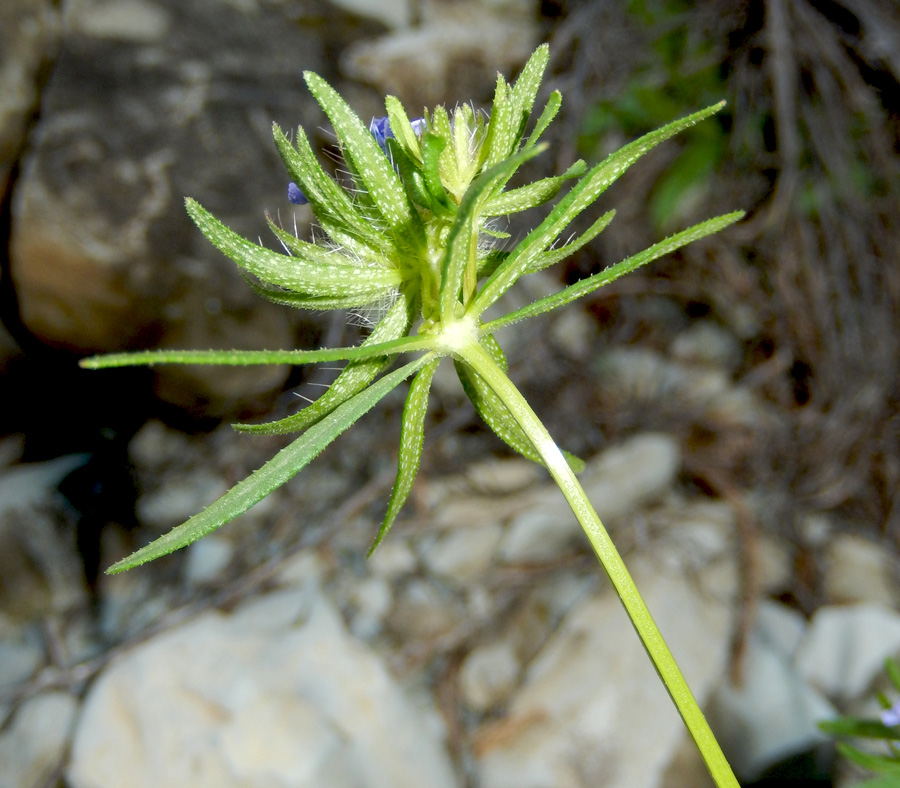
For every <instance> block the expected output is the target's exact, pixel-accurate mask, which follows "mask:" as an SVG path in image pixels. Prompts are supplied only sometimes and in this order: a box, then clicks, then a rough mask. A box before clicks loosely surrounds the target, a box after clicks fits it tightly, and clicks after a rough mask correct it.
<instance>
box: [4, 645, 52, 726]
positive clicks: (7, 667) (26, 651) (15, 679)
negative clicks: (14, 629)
mask: <svg viewBox="0 0 900 788" xmlns="http://www.w3.org/2000/svg"><path fill="white" fill-rule="evenodd" d="M43 658H44V653H43V650H42V649H41V647H40V646H39V645H38V644H37V643H34V642H32V641H31V640H29V639H27V638H15V639H14V638H12V637H5V638H3V639H2V640H0V688H6V687H9V686H10V685H13V684H18V683H19V682H22V681H25V680H26V679H27V678H29V677H30V676H32V675H33V674H34V673H35V671H36V670H37V669H38V668H39V667H40V665H41V661H42V660H43ZM0 716H2V715H0Z"/></svg>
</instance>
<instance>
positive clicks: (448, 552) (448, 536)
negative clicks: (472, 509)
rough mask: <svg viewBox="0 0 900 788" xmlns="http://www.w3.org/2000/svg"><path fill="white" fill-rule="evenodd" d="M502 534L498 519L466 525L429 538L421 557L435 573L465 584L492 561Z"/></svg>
mask: <svg viewBox="0 0 900 788" xmlns="http://www.w3.org/2000/svg"><path fill="white" fill-rule="evenodd" d="M502 537H503V527H502V526H501V525H499V524H498V523H485V524H482V525H469V526H466V525H463V526H460V527H459V528H454V529H451V530H450V531H448V532H446V533H444V534H442V535H441V536H439V537H438V538H437V539H434V540H430V541H429V542H428V543H427V546H426V547H425V548H424V550H423V551H422V560H423V561H424V562H425V565H426V566H427V567H428V569H429V570H430V571H431V572H433V573H434V574H436V575H439V576H441V577H444V578H447V579H448V580H451V581H455V582H456V583H459V584H463V585H464V584H465V583H466V582H467V581H470V580H471V579H473V578H474V577H477V576H479V575H481V574H484V572H485V571H486V570H487V569H488V568H489V567H490V566H491V565H492V564H493V562H494V558H495V555H496V549H497V545H498V544H499V543H500V539H501V538H502Z"/></svg>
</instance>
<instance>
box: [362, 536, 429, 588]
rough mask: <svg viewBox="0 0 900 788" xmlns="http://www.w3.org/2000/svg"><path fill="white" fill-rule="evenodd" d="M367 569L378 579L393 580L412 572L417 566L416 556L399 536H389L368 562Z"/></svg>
mask: <svg viewBox="0 0 900 788" xmlns="http://www.w3.org/2000/svg"><path fill="white" fill-rule="evenodd" d="M367 565H368V567H369V569H370V570H371V571H372V572H373V573H374V574H376V575H378V576H379V577H384V578H387V579H394V578H397V577H399V576H401V575H405V574H409V573H410V572H413V571H414V570H415V568H416V566H417V565H418V559H417V558H416V554H415V553H414V552H413V551H412V550H411V549H410V547H409V544H408V543H407V542H406V541H404V540H403V539H402V538H401V537H400V536H397V535H395V534H391V537H390V539H386V540H385V541H384V542H382V543H381V544H380V545H379V546H378V549H377V550H376V551H375V552H374V553H373V554H372V557H371V558H370V559H369V561H368V564H367Z"/></svg>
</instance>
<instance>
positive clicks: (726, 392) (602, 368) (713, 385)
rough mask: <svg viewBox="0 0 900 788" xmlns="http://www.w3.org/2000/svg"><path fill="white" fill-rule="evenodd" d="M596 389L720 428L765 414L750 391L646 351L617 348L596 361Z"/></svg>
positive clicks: (749, 423)
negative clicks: (685, 412)
mask: <svg viewBox="0 0 900 788" xmlns="http://www.w3.org/2000/svg"><path fill="white" fill-rule="evenodd" d="M598 366H599V368H598V371H597V374H598V376H599V379H600V381H601V385H602V386H603V387H604V388H605V389H607V390H608V391H609V392H610V393H611V394H612V395H613V396H615V397H616V398H617V399H621V400H623V401H632V402H633V401H635V400H637V401H640V402H644V403H647V402H664V403H665V406H666V408H668V409H673V408H683V409H686V410H688V411H690V412H692V413H697V414H698V415H702V416H704V417H705V418H707V419H709V420H711V421H713V422H714V423H716V424H717V425H720V426H722V427H755V426H759V425H760V424H761V423H765V422H766V421H767V420H768V411H767V410H766V408H765V407H764V406H763V403H762V402H760V401H759V399H758V397H756V395H755V394H754V392H753V391H752V390H751V389H749V388H747V387H743V386H740V385H735V384H734V383H732V381H731V380H730V377H729V375H728V373H727V372H726V371H725V370H723V369H721V368H716V367H713V368H711V367H708V366H706V365H692V364H686V363H683V362H681V361H673V360H670V359H668V358H666V357H665V356H663V355H662V354H660V353H658V352H657V351H655V350H650V349H647V348H618V349H614V350H610V351H608V352H607V353H604V354H603V356H601V357H600V359H599V360H598Z"/></svg>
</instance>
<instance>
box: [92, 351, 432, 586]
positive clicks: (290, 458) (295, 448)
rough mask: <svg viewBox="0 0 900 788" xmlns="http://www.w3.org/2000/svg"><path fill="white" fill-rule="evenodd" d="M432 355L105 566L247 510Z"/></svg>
mask: <svg viewBox="0 0 900 788" xmlns="http://www.w3.org/2000/svg"><path fill="white" fill-rule="evenodd" d="M431 360H432V356H428V355H426V356H423V357H422V358H419V359H416V360H415V361H412V362H410V363H409V364H407V365H406V366H404V367H401V368H400V369H398V370H396V371H395V372H392V373H390V374H389V375H385V376H384V377H383V378H381V379H380V380H378V381H377V382H376V383H373V384H372V385H371V386H370V387H369V388H367V389H366V390H365V391H363V392H362V393H360V394H357V395H356V396H355V397H353V398H352V399H350V400H348V401H347V402H345V403H344V404H343V405H341V406H340V407H339V408H338V409H337V410H335V411H334V412H333V413H331V414H329V415H328V416H326V417H325V418H324V419H322V421H320V422H319V423H318V424H315V425H313V426H312V427H310V428H309V430H307V431H306V432H305V433H303V435H301V436H300V437H299V438H297V439H296V440H295V441H294V442H293V443H291V444H290V445H288V446H286V447H285V448H284V449H282V450H281V451H280V452H278V454H276V455H275V456H274V457H273V458H272V459H271V460H269V461H268V462H267V463H266V464H265V465H263V466H262V467H261V468H260V469H259V470H256V471H254V472H253V473H252V474H250V476H248V477H247V478H246V479H244V480H243V481H240V482H238V483H237V484H236V485H235V486H234V487H232V488H231V489H230V490H229V491H228V492H227V493H225V495H223V496H222V497H221V498H219V499H218V500H217V501H215V502H213V503H212V504H210V505H209V506H208V507H207V508H206V509H204V510H203V511H202V512H200V513H199V514H196V515H194V516H193V517H191V518H190V519H189V520H187V521H186V522H184V523H182V524H181V525H179V526H176V527H175V528H173V529H172V530H171V531H169V532H168V533H167V534H164V535H163V536H161V537H160V538H159V539H157V540H156V541H154V542H151V543H150V544H149V545H147V546H146V547H142V548H141V549H140V550H138V551H137V552H135V553H132V554H131V555H130V556H128V557H127V558H124V559H122V560H121V561H118V562H116V563H115V564H113V565H112V566H111V567H110V568H109V569H108V570H107V572H108V573H110V574H116V573H117V572H122V571H124V570H126V569H131V568H133V567H135V566H139V565H140V564H144V563H146V562H147V561H152V560H153V559H155V558H159V557H161V556H164V555H167V554H168V553H171V552H173V551H175V550H178V549H179V548H181V547H185V546H187V545H189V544H191V543H192V542H195V541H197V539H199V538H200V537H201V536H206V534H208V533H210V532H211V531H214V530H215V529H216V528H218V527H219V526H221V525H224V524H225V523H227V522H229V521H230V520H233V519H234V518H235V517H237V516H238V515H239V514H242V513H243V512H245V511H247V509H249V508H250V507H251V506H253V505H254V504H255V503H258V502H259V501H261V500H262V499H263V498H265V497H266V496H267V495H269V493H271V492H273V491H274V490H276V489H277V488H278V487H280V486H281V485H282V484H284V483H285V482H286V481H288V480H289V479H291V478H292V477H294V476H295V475H296V474H297V473H299V472H300V471H301V470H302V469H303V468H304V467H306V465H308V464H309V463H310V462H311V461H312V460H313V459H314V458H315V457H316V456H318V454H319V453H320V452H321V451H322V450H323V449H324V448H325V447H326V446H328V444H329V443H331V442H332V441H333V440H334V439H335V438H336V437H337V436H338V435H340V434H341V433H342V432H343V431H344V430H346V429H347V428H348V427H350V426H351V425H352V424H354V423H355V422H356V421H357V420H358V419H359V418H360V417H361V416H363V415H364V414H365V413H367V412H368V411H369V410H370V409H371V408H372V407H374V406H375V405H376V404H377V403H378V401H379V400H381V399H382V398H383V397H385V396H386V395H387V394H389V393H390V392H391V391H392V390H393V389H395V388H396V387H397V386H398V385H399V384H400V383H401V382H403V381H404V380H405V379H406V378H408V377H409V376H410V375H412V374H413V373H414V372H416V371H417V370H419V369H421V367H423V366H424V365H425V364H427V363H429V362H430V361H431Z"/></svg>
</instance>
